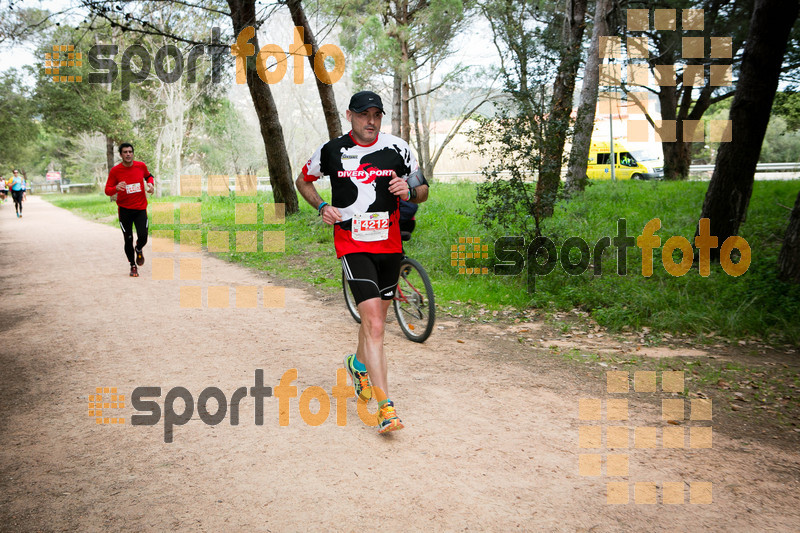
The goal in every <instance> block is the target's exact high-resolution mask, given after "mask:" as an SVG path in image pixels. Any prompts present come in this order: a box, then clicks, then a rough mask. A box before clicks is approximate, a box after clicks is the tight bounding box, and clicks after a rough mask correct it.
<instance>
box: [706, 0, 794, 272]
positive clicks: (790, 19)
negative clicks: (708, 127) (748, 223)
mask: <svg viewBox="0 0 800 533" xmlns="http://www.w3.org/2000/svg"><path fill="white" fill-rule="evenodd" d="M799 9H800V2H798V1H797V0H756V2H755V7H754V9H753V17H752V19H751V21H750V29H749V32H748V35H747V41H746V44H745V48H744V54H743V56H742V66H741V71H740V74H739V82H738V85H737V87H736V94H735V95H734V97H733V103H732V104H731V112H730V120H731V126H732V131H733V140H732V141H731V142H727V143H722V144H721V145H720V149H719V154H718V155H717V163H716V166H715V168H714V174H713V175H712V176H711V182H710V183H709V185H708V191H707V192H706V197H705V201H704V202H703V211H702V214H701V218H708V219H710V220H711V235H715V236H717V238H718V239H719V245H720V246H721V245H722V243H723V242H725V239H727V238H728V237H731V236H734V235H737V234H738V232H739V225H740V224H741V223H742V221H743V220H744V217H745V215H746V213H747V206H748V204H749V203H750V195H751V193H752V191H753V177H754V175H755V171H756V164H757V163H758V156H759V154H760V152H761V144H762V142H763V141H764V134H765V133H766V131H767V123H768V122H769V115H770V110H771V109H772V100H773V99H774V98H775V91H776V90H777V88H778V77H779V75H780V72H781V64H782V63H783V55H784V52H785V51H786V44H787V42H788V39H789V32H790V31H791V29H792V25H793V24H794V22H795V20H796V19H797V15H798V10H799ZM787 254H788V252H787ZM711 257H712V259H713V260H717V261H718V260H719V248H712V249H711Z"/></svg>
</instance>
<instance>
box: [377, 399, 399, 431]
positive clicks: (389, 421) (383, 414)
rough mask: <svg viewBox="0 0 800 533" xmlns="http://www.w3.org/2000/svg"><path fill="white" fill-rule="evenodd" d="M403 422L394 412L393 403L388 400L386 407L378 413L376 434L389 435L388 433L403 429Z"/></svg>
mask: <svg viewBox="0 0 800 533" xmlns="http://www.w3.org/2000/svg"><path fill="white" fill-rule="evenodd" d="M404 427H405V426H403V422H401V421H400V418H399V417H398V416H397V413H395V411H394V403H393V402H392V401H391V400H389V401H388V402H386V405H384V406H383V407H381V408H380V410H379V411H378V433H381V434H383V433H389V432H390V431H397V430H398V429H403V428H404Z"/></svg>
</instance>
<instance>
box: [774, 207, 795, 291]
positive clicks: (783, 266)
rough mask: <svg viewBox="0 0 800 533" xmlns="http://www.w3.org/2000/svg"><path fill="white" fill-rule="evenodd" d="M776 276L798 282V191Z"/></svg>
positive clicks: (779, 257)
mask: <svg viewBox="0 0 800 533" xmlns="http://www.w3.org/2000/svg"><path fill="white" fill-rule="evenodd" d="M778 277H779V278H780V279H782V280H783V281H789V282H791V283H800V193H798V194H797V200H795V202H794V209H792V214H791V216H790V217H789V226H788V227H787V228H786V235H784V237H783V246H782V247H781V253H780V255H779V256H778Z"/></svg>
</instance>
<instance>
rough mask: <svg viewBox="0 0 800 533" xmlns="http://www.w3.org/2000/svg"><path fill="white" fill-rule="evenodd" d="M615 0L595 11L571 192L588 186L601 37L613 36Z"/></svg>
mask: <svg viewBox="0 0 800 533" xmlns="http://www.w3.org/2000/svg"><path fill="white" fill-rule="evenodd" d="M613 5H614V4H613V0H597V5H596V6H595V14H594V29H593V30H592V40H591V43H590V44H589V54H588V56H587V58H586V68H585V69H584V75H583V87H582V88H581V100H580V104H579V105H578V115H577V117H576V118H575V133H574V135H573V137H572V150H571V151H570V154H569V166H568V169H567V183H566V192H567V194H570V193H573V192H576V191H582V190H584V189H585V188H586V182H587V176H586V167H587V165H588V164H589V151H590V148H591V144H592V131H593V129H594V119H595V113H596V112H597V92H598V89H597V87H598V82H599V80H600V36H601V35H603V36H604V35H609V34H610V31H609V27H608V17H609V16H610V15H611V11H612V9H613Z"/></svg>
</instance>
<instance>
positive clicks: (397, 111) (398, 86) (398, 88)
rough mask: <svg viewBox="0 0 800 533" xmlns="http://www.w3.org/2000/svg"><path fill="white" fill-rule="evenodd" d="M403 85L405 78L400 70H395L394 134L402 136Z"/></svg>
mask: <svg viewBox="0 0 800 533" xmlns="http://www.w3.org/2000/svg"><path fill="white" fill-rule="evenodd" d="M402 86H403V78H402V76H401V75H400V71H399V70H396V71H395V72H394V87H393V88H392V135H396V136H397V137H400V115H401V113H402V111H401V110H402V108H403V104H402V96H401V94H400V93H401V92H402V90H403V89H402Z"/></svg>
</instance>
